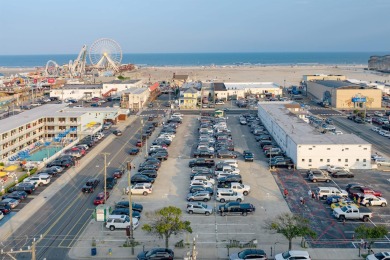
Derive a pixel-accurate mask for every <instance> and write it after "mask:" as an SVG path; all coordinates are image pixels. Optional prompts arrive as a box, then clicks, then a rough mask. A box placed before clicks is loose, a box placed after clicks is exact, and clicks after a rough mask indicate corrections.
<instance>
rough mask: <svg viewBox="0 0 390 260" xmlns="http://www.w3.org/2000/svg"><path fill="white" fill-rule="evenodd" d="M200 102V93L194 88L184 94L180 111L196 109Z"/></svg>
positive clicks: (181, 98)
mask: <svg viewBox="0 0 390 260" xmlns="http://www.w3.org/2000/svg"><path fill="white" fill-rule="evenodd" d="M197 101H198V91H197V90H196V89H194V88H192V87H190V88H188V89H187V90H186V91H184V92H183V96H182V97H180V100H179V106H180V109H196V104H197Z"/></svg>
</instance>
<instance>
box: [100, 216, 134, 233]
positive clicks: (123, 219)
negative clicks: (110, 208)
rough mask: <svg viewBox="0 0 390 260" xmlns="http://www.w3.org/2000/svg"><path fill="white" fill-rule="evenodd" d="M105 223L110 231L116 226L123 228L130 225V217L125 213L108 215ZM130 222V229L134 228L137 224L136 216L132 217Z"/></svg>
mask: <svg viewBox="0 0 390 260" xmlns="http://www.w3.org/2000/svg"><path fill="white" fill-rule="evenodd" d="M105 223H106V228H109V229H110V230H111V231H113V230H115V229H117V228H120V229H125V228H127V227H128V226H130V217H129V216H126V215H108V219H107V221H106V222H105ZM132 224H133V226H132V229H133V230H134V229H136V228H137V227H138V226H139V220H138V219H137V218H133V219H132Z"/></svg>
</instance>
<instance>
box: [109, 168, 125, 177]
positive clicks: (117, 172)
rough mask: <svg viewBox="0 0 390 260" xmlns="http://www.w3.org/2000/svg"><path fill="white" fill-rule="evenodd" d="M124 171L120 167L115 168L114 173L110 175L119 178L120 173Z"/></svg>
mask: <svg viewBox="0 0 390 260" xmlns="http://www.w3.org/2000/svg"><path fill="white" fill-rule="evenodd" d="M124 173H125V171H124V170H121V169H116V170H115V171H114V173H113V174H112V177H114V178H115V179H120V178H122V175H123V174H124Z"/></svg>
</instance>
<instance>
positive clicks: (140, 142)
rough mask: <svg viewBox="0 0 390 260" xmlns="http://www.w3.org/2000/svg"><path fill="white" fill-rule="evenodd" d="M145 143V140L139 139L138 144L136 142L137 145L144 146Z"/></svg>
mask: <svg viewBox="0 0 390 260" xmlns="http://www.w3.org/2000/svg"><path fill="white" fill-rule="evenodd" d="M144 144H145V142H143V141H141V140H138V141H137V144H136V145H135V146H137V147H142V146H144Z"/></svg>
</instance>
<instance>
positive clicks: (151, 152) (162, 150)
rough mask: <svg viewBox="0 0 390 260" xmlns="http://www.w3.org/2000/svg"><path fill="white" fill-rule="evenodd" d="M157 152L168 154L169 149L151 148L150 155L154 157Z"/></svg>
mask: <svg viewBox="0 0 390 260" xmlns="http://www.w3.org/2000/svg"><path fill="white" fill-rule="evenodd" d="M155 153H164V154H166V155H168V151H167V149H164V148H157V149H153V150H151V151H150V152H149V155H150V156H151V157H153V156H152V155H153V154H155Z"/></svg>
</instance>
